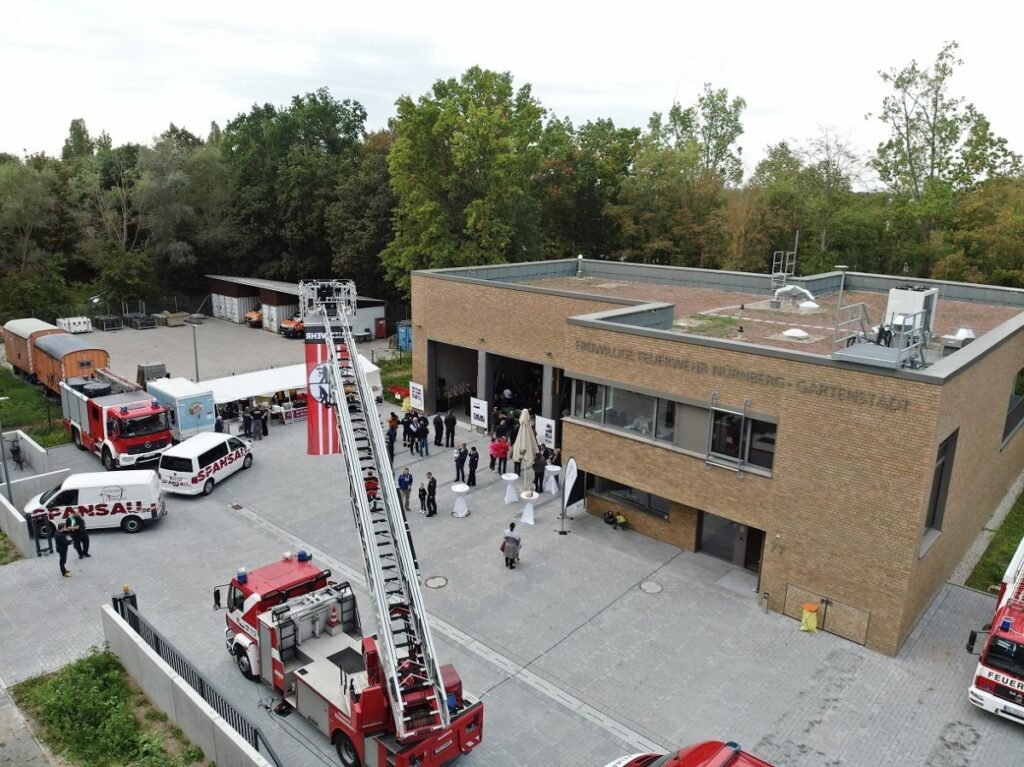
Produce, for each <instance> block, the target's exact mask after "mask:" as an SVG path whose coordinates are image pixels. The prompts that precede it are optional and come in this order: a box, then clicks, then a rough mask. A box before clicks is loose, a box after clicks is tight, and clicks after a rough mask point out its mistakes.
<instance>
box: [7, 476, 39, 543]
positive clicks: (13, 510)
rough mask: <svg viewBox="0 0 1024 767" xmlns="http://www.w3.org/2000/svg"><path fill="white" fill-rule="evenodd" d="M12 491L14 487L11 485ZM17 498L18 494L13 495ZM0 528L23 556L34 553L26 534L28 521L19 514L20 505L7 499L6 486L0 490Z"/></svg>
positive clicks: (30, 540)
mask: <svg viewBox="0 0 1024 767" xmlns="http://www.w3.org/2000/svg"><path fill="white" fill-rule="evenodd" d="M11 490H12V492H13V490H14V487H13V486H12V487H11ZM14 497H15V498H17V497H18V496H16V495H15V496H14ZM0 530H3V531H4V534H5V535H6V536H7V538H8V539H9V540H10V542H11V544H12V545H13V546H14V548H16V549H17V550H18V551H20V552H21V556H23V557H26V558H28V557H31V556H33V555H35V553H36V547H35V544H34V543H33V542H32V539H31V538H30V537H29V534H28V523H27V522H26V521H25V517H23V516H22V515H21V507H15V506H13V505H11V504H10V503H8V501H7V488H3V490H0Z"/></svg>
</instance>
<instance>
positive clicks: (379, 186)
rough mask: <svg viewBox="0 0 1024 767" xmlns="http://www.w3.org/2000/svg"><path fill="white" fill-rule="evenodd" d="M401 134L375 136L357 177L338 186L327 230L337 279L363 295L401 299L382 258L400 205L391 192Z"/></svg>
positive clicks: (366, 143)
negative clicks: (391, 157) (392, 155)
mask: <svg viewBox="0 0 1024 767" xmlns="http://www.w3.org/2000/svg"><path fill="white" fill-rule="evenodd" d="M394 141H395V134H394V133H393V132H392V131H390V130H382V131H377V132H376V133H371V134H370V135H368V136H367V137H366V141H364V142H363V146H362V150H361V157H360V161H359V165H358V167H357V168H356V170H355V172H353V173H352V174H350V175H348V176H346V177H344V178H342V179H341V181H340V182H339V184H338V190H337V194H336V200H335V202H334V203H333V204H331V206H330V207H329V208H328V210H327V217H326V225H327V232H328V236H329V238H330V243H331V249H332V251H333V253H334V258H333V262H332V267H333V270H332V273H333V274H337V275H339V276H341V277H344V278H345V279H351V280H354V281H355V283H356V286H357V287H358V288H359V292H360V294H361V295H370V296H376V297H378V298H397V297H398V296H397V293H396V291H395V287H394V285H392V284H390V283H389V282H388V281H387V280H386V279H385V277H384V266H383V264H382V263H381V260H380V254H381V253H382V252H383V251H384V249H385V248H386V247H387V245H388V243H389V242H391V237H392V232H393V229H392V219H393V217H394V212H395V205H396V203H397V200H396V198H395V193H394V191H393V190H392V189H391V177H390V175H389V173H388V153H389V152H390V151H391V147H392V146H393V145H394Z"/></svg>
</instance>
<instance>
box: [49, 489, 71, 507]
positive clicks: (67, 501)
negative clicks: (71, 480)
mask: <svg viewBox="0 0 1024 767" xmlns="http://www.w3.org/2000/svg"><path fill="white" fill-rule="evenodd" d="M49 505H50V506H77V505H78V491H77V490H65V491H64V492H63V493H61V494H60V495H58V496H57V497H56V498H54V499H52V500H51V501H49Z"/></svg>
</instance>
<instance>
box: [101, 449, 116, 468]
mask: <svg viewBox="0 0 1024 767" xmlns="http://www.w3.org/2000/svg"><path fill="white" fill-rule="evenodd" d="M103 468H104V469H106V470H107V471H113V470H114V468H115V466H114V456H112V455H111V454H110V451H109V450H108V449H107V448H103Z"/></svg>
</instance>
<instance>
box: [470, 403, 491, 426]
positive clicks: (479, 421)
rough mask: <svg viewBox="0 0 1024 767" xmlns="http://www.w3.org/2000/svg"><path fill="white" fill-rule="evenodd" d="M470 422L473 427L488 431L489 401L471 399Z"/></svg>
mask: <svg viewBox="0 0 1024 767" xmlns="http://www.w3.org/2000/svg"><path fill="white" fill-rule="evenodd" d="M469 422H470V424H471V425H472V426H478V427H479V428H481V429H483V430H484V431H487V400H485V399H477V398H476V397H470V398H469Z"/></svg>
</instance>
